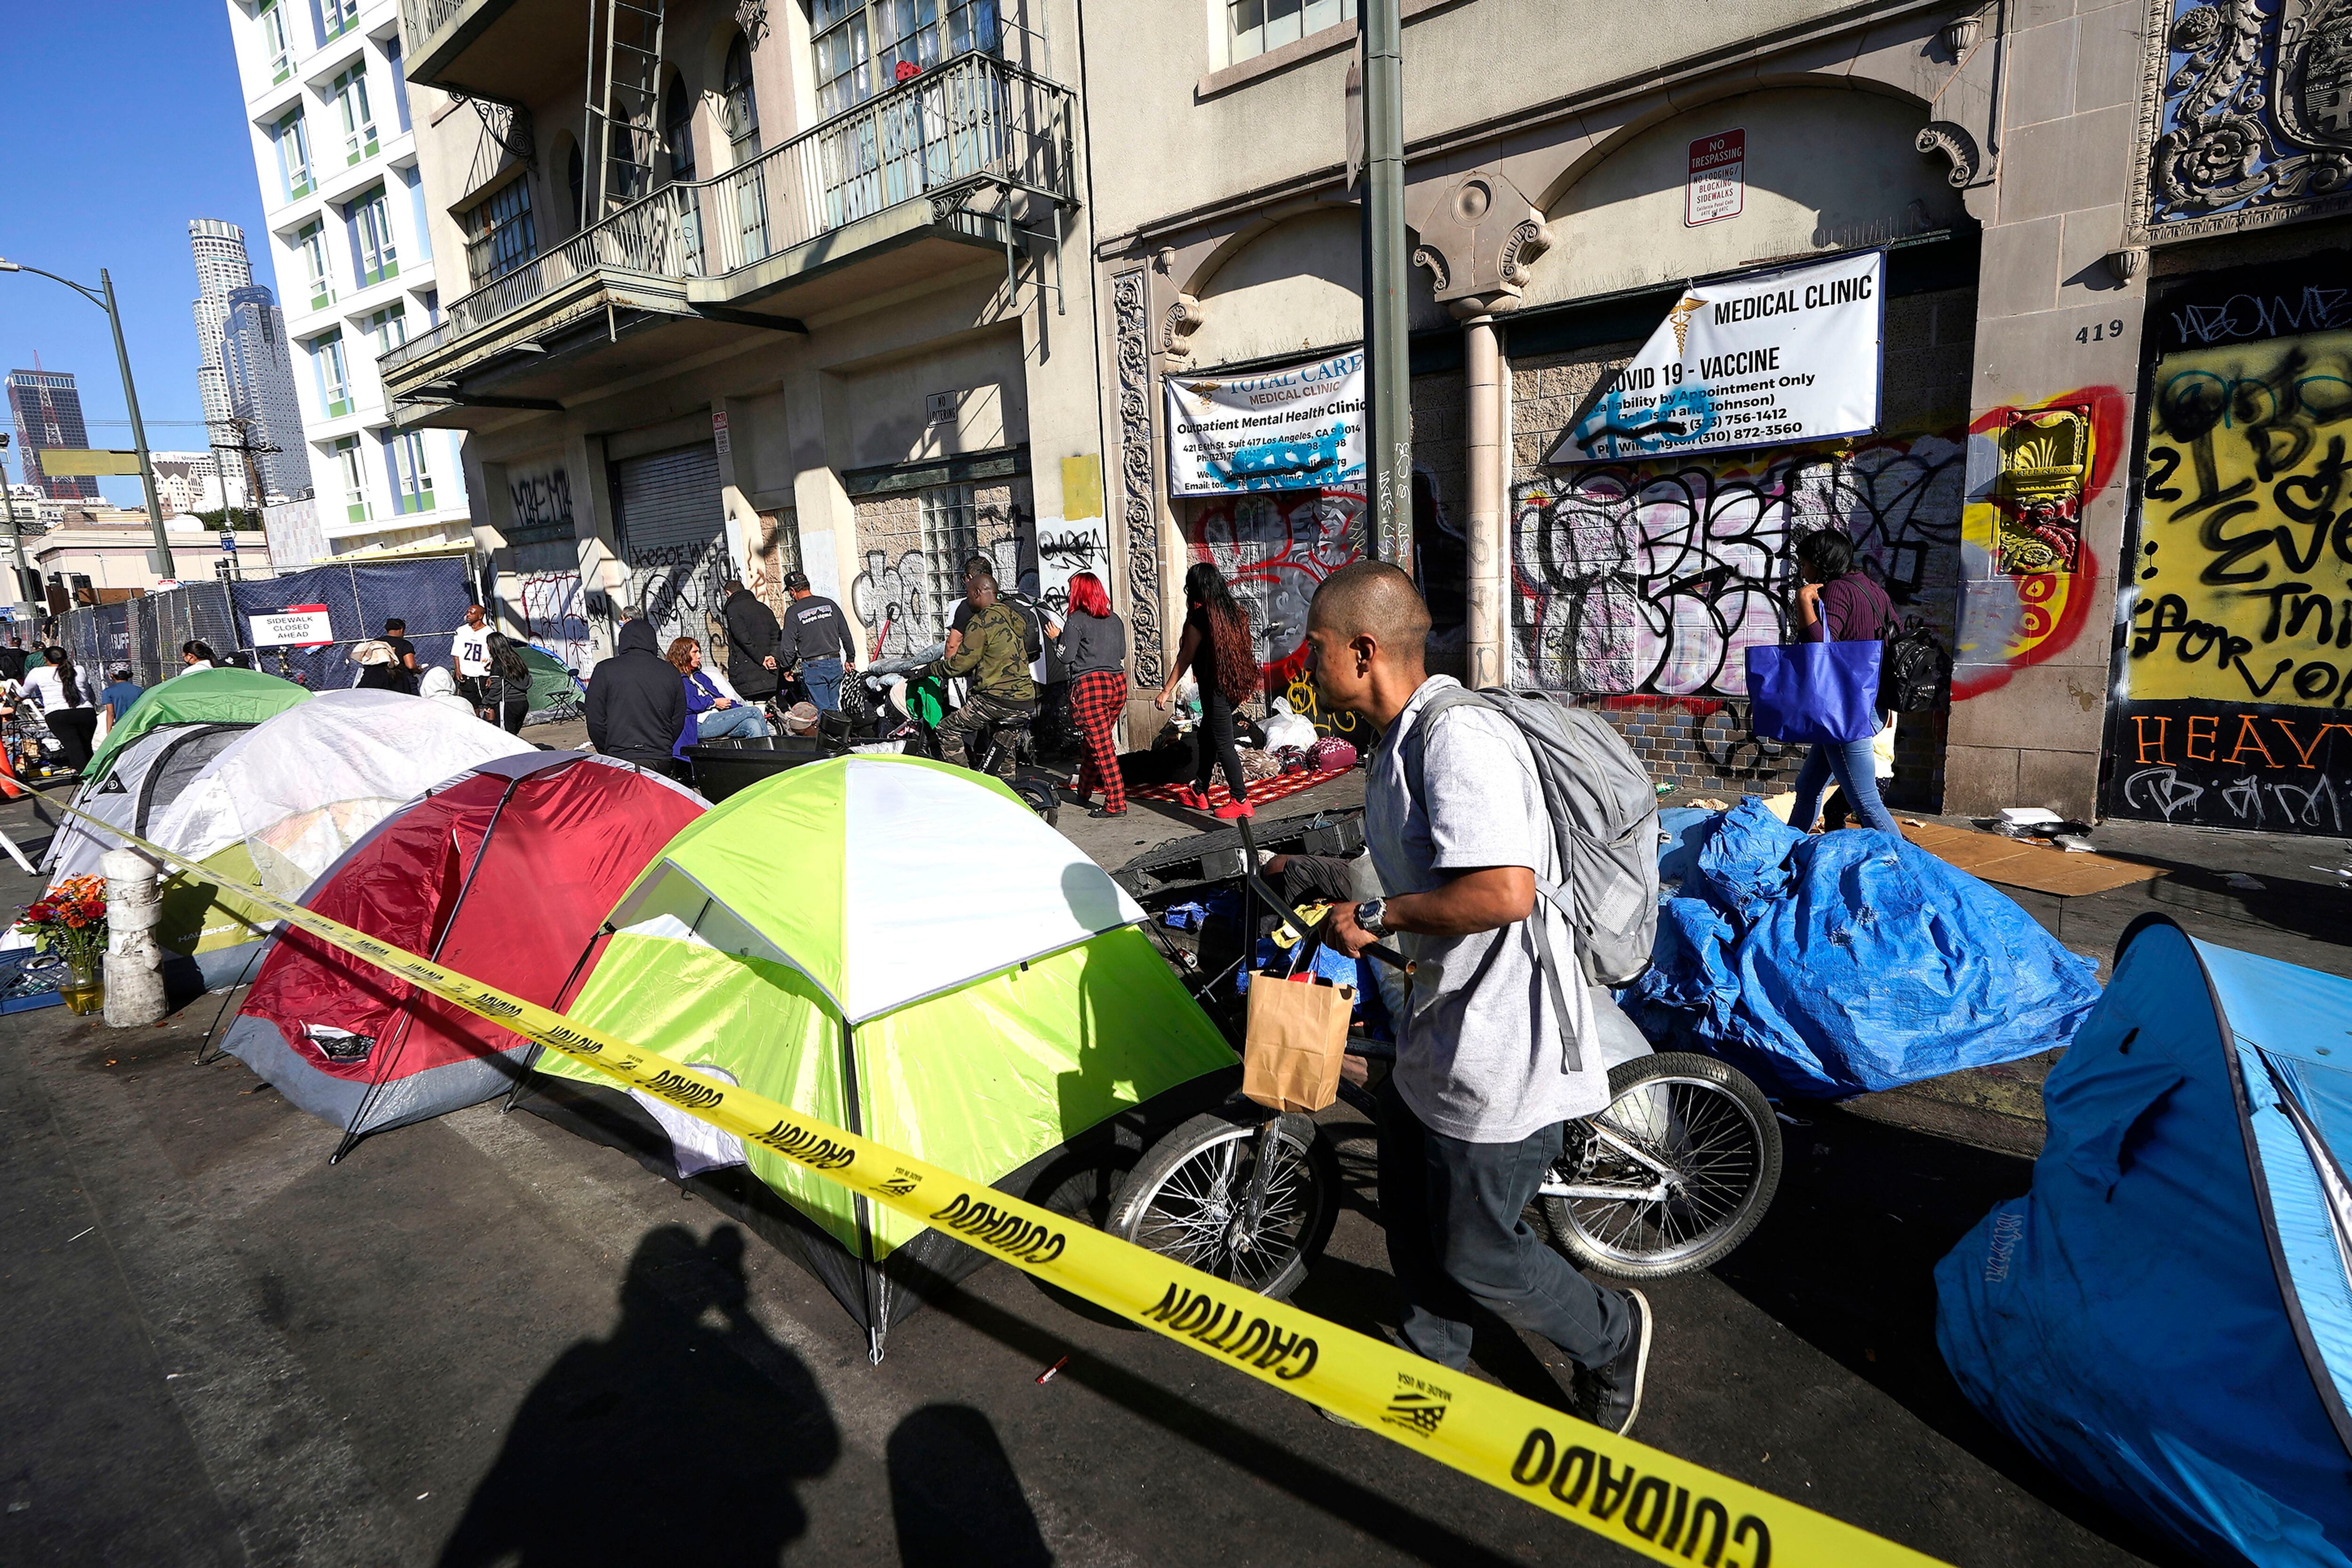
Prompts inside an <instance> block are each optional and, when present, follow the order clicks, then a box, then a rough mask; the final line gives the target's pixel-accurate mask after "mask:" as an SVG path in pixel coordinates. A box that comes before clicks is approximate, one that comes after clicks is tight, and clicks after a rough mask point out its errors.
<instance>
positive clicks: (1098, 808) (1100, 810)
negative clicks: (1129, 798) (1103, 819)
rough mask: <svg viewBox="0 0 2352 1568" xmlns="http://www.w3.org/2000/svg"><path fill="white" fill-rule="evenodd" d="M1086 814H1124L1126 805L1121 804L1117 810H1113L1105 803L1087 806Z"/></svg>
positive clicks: (1125, 813)
mask: <svg viewBox="0 0 2352 1568" xmlns="http://www.w3.org/2000/svg"><path fill="white" fill-rule="evenodd" d="M1126 815H1127V807H1125V806H1123V805H1122V806H1120V807H1119V808H1118V810H1117V811H1113V810H1112V809H1111V808H1110V807H1108V806H1107V805H1095V806H1088V807H1087V816H1126Z"/></svg>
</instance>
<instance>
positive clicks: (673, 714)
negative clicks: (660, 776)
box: [588, 620, 687, 773]
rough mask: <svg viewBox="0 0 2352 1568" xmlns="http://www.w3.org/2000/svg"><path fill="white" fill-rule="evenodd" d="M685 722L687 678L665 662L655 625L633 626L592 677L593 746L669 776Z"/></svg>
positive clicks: (590, 714)
mask: <svg viewBox="0 0 2352 1568" xmlns="http://www.w3.org/2000/svg"><path fill="white" fill-rule="evenodd" d="M686 718H687V709H686V681H685V679H684V678H683V677H681V676H680V675H679V674H678V672H677V666H676V665H674V664H672V663H670V661H669V660H668V659H667V658H663V657H662V653H661V640H660V637H659V635H658V634H656V632H655V630H654V626H653V623H652V622H651V621H643V620H638V621H630V622H628V623H627V624H626V625H625V626H622V627H621V635H620V637H619V638H618V639H617V640H616V642H615V645H614V651H613V657H612V658H608V659H606V660H604V662H603V663H602V664H599V665H598V666H597V667H596V668H595V670H594V671H593V673H592V674H590V676H589V677H588V740H589V742H590V744H592V745H593V746H594V747H595V748H596V749H597V750H598V751H599V752H603V753H604V755H606V756H608V757H620V758H622V759H624V760H625V761H628V762H632V763H639V764H640V765H642V766H645V767H648V768H652V769H654V770H655V771H656V772H657V773H670V772H672V771H673V770H672V766H671V763H672V758H671V755H670V749H671V748H672V747H673V746H676V745H677V738H678V736H679V735H681V734H682V733H684V732H685V730H686Z"/></svg>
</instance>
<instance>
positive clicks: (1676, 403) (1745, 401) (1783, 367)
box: [1546, 250, 1886, 463]
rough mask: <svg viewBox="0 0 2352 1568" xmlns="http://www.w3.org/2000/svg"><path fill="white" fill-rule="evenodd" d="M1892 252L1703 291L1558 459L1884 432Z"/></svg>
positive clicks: (1671, 314)
mask: <svg viewBox="0 0 2352 1568" xmlns="http://www.w3.org/2000/svg"><path fill="white" fill-rule="evenodd" d="M1885 285H1886V253H1885V251H1883V250H1873V251H1866V252H1864V253H1863V254H1861V255H1857V256H1841V257H1839V258H1836V259H1835V260H1833V261H1823V262H1817V263H1813V264H1811V265H1808V266H1804V267H1791V268H1785V269H1783V270H1781V271H1778V272H1767V273H1762V274H1759V275H1757V276H1753V277H1747V278H1739V279H1729V280H1727V281H1724V282H1719V283H1695V284H1692V285H1691V286H1690V287H1689V288H1687V289H1684V290H1683V296H1682V299H1681V300H1678V301H1677V302H1676V303H1675V308H1674V309H1673V310H1670V311H1668V312H1667V313H1666V319H1665V320H1664V321H1661V322H1659V323H1658V329H1657V331H1654V332H1652V333H1651V334H1650V337H1649V341H1648V342H1644V343H1643V345H1642V352H1641V353H1637V354H1635V355H1634V356H1633V363H1631V364H1628V365H1627V366H1626V367H1625V368H1624V369H1623V370H1622V371H1620V372H1618V374H1617V376H1616V379H1615V380H1613V381H1612V382H1610V383H1609V384H1608V386H1607V388H1606V390H1604V391H1603V392H1602V393H1601V396H1600V398H1599V399H1598V400H1597V401H1596V402H1594V403H1593V405H1591V407H1589V408H1587V409H1585V410H1583V411H1582V412H1581V413H1580V415H1579V416H1578V417H1577V419H1576V422H1575V423H1574V424H1572V425H1570V426H1569V427H1568V433H1567V434H1566V435H1565V436H1563V437H1560V440H1559V445H1558V446H1556V447H1553V448H1552V452H1551V456H1550V457H1549V458H1547V459H1546V461H1548V462H1552V463H1599V462H1615V461H1622V460H1625V459H1627V458H1649V457H1656V456H1660V455H1664V454H1671V453H1677V452H1691V451H1707V450H1737V449H1746V448H1749V447H1780V446H1786V445H1788V444H1790V442H1796V441H1821V440H1827V439H1830V438H1831V437H1839V436H1859V435H1862V434H1864V433H1865V432H1868V431H1872V430H1875V429H1877V428H1878V404H1879V382H1880V346H1881V342H1882V339H1883V337H1884V334H1885V306H1886V287H1885Z"/></svg>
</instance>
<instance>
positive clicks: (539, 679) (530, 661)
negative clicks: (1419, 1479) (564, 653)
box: [518, 643, 585, 723]
mask: <svg viewBox="0 0 2352 1568" xmlns="http://www.w3.org/2000/svg"><path fill="white" fill-rule="evenodd" d="M518 647H519V648H520V652H521V654H522V661H523V663H524V664H525V665H527V666H529V667H530V708H529V710H527V711H528V712H529V714H530V718H531V721H532V722H533V723H538V722H541V721H542V716H544V718H546V719H555V718H565V719H569V718H574V717H577V716H578V714H579V711H580V707H581V704H582V702H583V701H584V700H585V693H583V691H582V690H581V689H580V678H579V677H578V676H577V675H574V674H573V673H572V667H571V666H570V665H568V664H566V663H564V662H563V661H562V659H560V658H556V657H555V656H554V655H553V654H551V653H550V652H548V651H547V649H545V648H543V647H540V646H539V645H538V644H537V643H521V644H519V645H518Z"/></svg>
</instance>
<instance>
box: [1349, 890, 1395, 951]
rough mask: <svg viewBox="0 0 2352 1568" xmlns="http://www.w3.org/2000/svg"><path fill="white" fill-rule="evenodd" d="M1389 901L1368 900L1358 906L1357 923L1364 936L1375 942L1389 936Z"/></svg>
mask: <svg viewBox="0 0 2352 1568" xmlns="http://www.w3.org/2000/svg"><path fill="white" fill-rule="evenodd" d="M1388 912H1389V901H1388V900H1386V899H1366V900H1364V901H1363V902H1362V903H1360V904H1358V905H1357V906H1356V923H1357V924H1358V925H1360V926H1361V927H1363V929H1364V934H1365V935H1366V936H1369V937H1370V938H1372V939H1373V940H1374V941H1375V942H1377V941H1379V940H1380V939H1381V937H1384V936H1386V935H1388V934H1389V927H1388Z"/></svg>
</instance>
